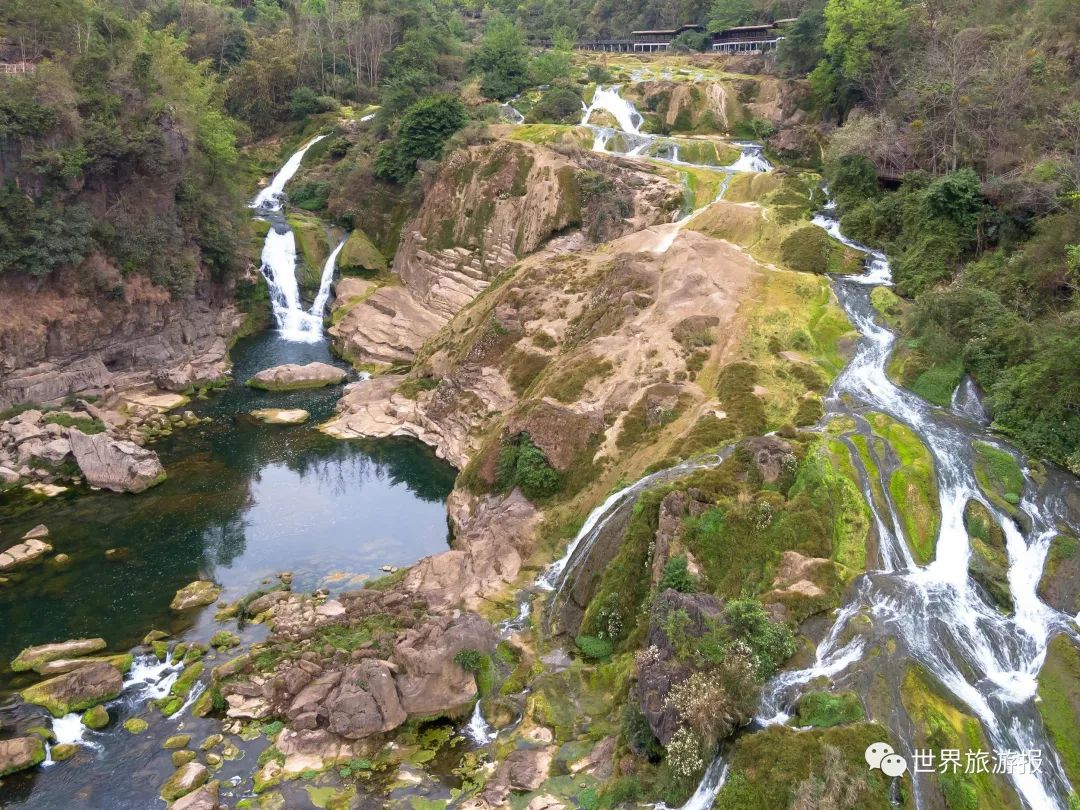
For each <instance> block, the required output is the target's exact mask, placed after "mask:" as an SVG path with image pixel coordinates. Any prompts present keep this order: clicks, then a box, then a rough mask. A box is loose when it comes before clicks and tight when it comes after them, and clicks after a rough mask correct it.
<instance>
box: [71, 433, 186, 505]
mask: <svg viewBox="0 0 1080 810" xmlns="http://www.w3.org/2000/svg"><path fill="white" fill-rule="evenodd" d="M68 441H69V442H70V443H71V452H72V454H73V455H74V456H75V461H76V463H78V465H79V469H80V470H82V474H83V476H84V477H85V478H86V482H87V483H88V484H90V486H94V487H101V488H102V489H110V490H112V491H113V492H142V491H143V490H145V489H148V488H150V487H152V486H154V484H159V483H161V482H162V481H164V480H165V468H164V467H162V466H161V460H160V459H159V458H158V457H157V453H155V452H154V451H153V450H147V449H146V448H145V447H139V445H137V444H134V443H133V442H127V441H121V440H119V439H114V438H112V437H111V436H109V435H108V434H106V433H95V434H93V435H92V436H88V435H87V434H85V433H83V432H82V431H81V430H76V429H74V428H72V429H71V430H70V431H69V432H68Z"/></svg>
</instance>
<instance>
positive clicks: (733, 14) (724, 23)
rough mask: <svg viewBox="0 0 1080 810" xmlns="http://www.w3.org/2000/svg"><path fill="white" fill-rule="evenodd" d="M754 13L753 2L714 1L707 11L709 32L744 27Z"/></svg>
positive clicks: (743, 0)
mask: <svg viewBox="0 0 1080 810" xmlns="http://www.w3.org/2000/svg"><path fill="white" fill-rule="evenodd" d="M756 13H757V9H756V8H755V7H754V2H753V0H715V2H713V4H712V8H711V9H710V10H709V30H710V31H723V30H724V29H725V28H733V27H735V26H736V25H744V24H745V23H748V22H751V21H752V20H753V19H754V18H755V14H756Z"/></svg>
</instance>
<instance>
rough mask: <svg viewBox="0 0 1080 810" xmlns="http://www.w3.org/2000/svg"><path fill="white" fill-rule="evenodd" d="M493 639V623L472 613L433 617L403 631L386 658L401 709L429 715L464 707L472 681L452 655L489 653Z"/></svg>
mask: <svg viewBox="0 0 1080 810" xmlns="http://www.w3.org/2000/svg"><path fill="white" fill-rule="evenodd" d="M498 640H499V637H498V633H497V632H496V631H495V628H494V627H492V626H491V625H490V624H489V623H488V622H487V621H485V620H484V619H483V618H481V617H480V616H479V615H477V614H475V613H465V614H462V615H460V616H457V617H451V616H439V617H436V618H434V619H432V620H431V621H428V622H426V623H425V624H424V625H422V626H421V627H419V628H413V629H409V630H406V631H404V632H403V633H402V634H401V635H400V636H399V637H398V641H397V645H396V646H395V648H394V653H393V656H392V657H391V662H392V663H393V664H395V665H396V666H397V667H398V675H397V677H396V681H397V689H398V693H399V695H400V696H401V706H402V708H403V709H404V710H405V711H406V712H407V713H408V714H409V715H410V716H430V715H438V714H445V713H448V712H454V711H457V710H461V709H463V708H465V707H467V706H469V705H470V704H471V703H472V701H473V700H474V699H475V697H476V681H475V678H474V677H473V675H472V673H470V672H466V671H465V670H464V669H462V668H461V666H460V665H458V664H457V663H456V662H455V661H454V656H456V655H457V654H458V653H459V652H461V651H462V650H477V651H479V652H482V653H489V654H490V653H492V652H494V650H495V645H496V644H497V643H498Z"/></svg>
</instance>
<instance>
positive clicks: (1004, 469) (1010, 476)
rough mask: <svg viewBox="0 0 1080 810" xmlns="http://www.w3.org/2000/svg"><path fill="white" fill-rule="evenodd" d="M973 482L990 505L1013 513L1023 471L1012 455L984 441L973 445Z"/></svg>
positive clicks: (1015, 510) (1022, 489)
mask: <svg viewBox="0 0 1080 810" xmlns="http://www.w3.org/2000/svg"><path fill="white" fill-rule="evenodd" d="M972 448H973V449H974V450H975V479H976V480H977V481H978V482H979V487H980V488H981V489H982V491H983V494H984V495H986V497H987V498H989V499H990V500H991V501H992V502H993V503H994V505H996V506H998V507H1000V508H1001V509H1003V510H1005V511H1006V512H1009V513H1010V514H1016V512H1017V509H1016V505H1017V504H1019V503H1020V497H1021V496H1022V495H1023V493H1024V471H1023V469H1022V468H1021V467H1020V462H1018V461H1017V460H1016V458H1015V457H1014V456H1013V454H1012V453H1010V452H1008V451H1007V450H1002V449H1001V448H999V447H995V446H994V445H992V444H989V443H988V442H974V443H973V444H972Z"/></svg>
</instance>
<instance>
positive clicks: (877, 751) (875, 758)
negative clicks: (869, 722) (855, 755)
mask: <svg viewBox="0 0 1080 810" xmlns="http://www.w3.org/2000/svg"><path fill="white" fill-rule="evenodd" d="M895 753H896V752H895V751H893V747H892V746H891V745H889V744H888V743H883V742H877V743H874V744H873V745H871V746H870V747H868V748H867V749H866V753H865V754H864V756H865V757H866V764H867V765H869V766H870V770H873V769H874V768H880V767H881V760H883V759H885V757H887V756H888V755H889V754H895Z"/></svg>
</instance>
